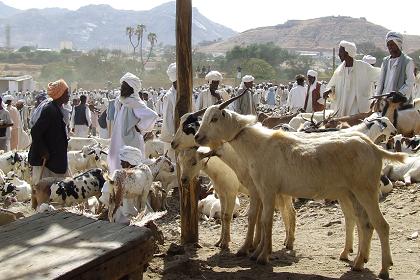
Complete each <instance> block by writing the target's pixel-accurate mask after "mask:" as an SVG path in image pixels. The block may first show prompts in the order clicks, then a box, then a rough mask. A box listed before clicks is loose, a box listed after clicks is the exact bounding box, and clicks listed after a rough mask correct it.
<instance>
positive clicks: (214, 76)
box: [206, 71, 223, 83]
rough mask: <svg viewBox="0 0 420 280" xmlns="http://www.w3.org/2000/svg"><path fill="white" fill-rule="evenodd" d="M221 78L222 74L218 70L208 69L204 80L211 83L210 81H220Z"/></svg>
mask: <svg viewBox="0 0 420 280" xmlns="http://www.w3.org/2000/svg"><path fill="white" fill-rule="evenodd" d="M222 79H223V77H222V74H220V72H219V71H210V72H209V73H207V75H206V81H208V82H209V83H211V82H212V81H221V80H222Z"/></svg>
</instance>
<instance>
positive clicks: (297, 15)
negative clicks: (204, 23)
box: [0, 0, 420, 35]
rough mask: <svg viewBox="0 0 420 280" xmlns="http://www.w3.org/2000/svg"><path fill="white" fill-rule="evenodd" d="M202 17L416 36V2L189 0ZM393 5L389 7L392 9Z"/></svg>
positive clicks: (153, 2) (137, 3) (127, 5)
mask: <svg viewBox="0 0 420 280" xmlns="http://www.w3.org/2000/svg"><path fill="white" fill-rule="evenodd" d="M0 1H3V2H4V3H5V4H7V5H9V6H12V7H15V8H19V9H29V8H47V7H62V8H68V9H72V10H76V9H78V8H79V7H81V6H85V5H88V4H109V5H111V6H112V7H114V8H117V9H126V10H149V9H151V8H153V7H155V6H158V5H160V4H162V3H165V2H169V1H168V0H65V1H64V0H60V1H58V0H0ZM192 3H193V6H194V7H197V8H198V9H199V10H200V12H201V13H202V14H204V15H205V16H206V17H208V18H210V19H211V20H213V21H215V22H217V23H221V24H223V25H226V26H228V27H230V28H232V29H234V30H236V31H244V30H247V29H250V28H254V27H260V26H268V25H276V24H280V23H284V22H285V21H286V20H289V19H309V18H316V17H323V16H331V15H334V16H338V15H341V16H351V17H365V18H366V19H367V20H368V21H370V22H373V23H376V24H379V25H382V26H384V27H386V28H388V29H394V30H397V31H400V32H406V33H407V34H413V35H420V1H419V0H398V1H396V2H394V3H393V4H391V2H389V1H383V0H353V1H349V2H347V1H337V0H318V1H317V0H311V1H309V0H300V1H291V0H257V1H251V0H246V1H245V0H192ZM392 5H393V6H392Z"/></svg>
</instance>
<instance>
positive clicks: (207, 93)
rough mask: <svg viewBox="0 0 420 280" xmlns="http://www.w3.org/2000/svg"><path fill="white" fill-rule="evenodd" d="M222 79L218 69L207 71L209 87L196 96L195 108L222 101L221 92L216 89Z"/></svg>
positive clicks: (199, 108) (198, 108)
mask: <svg viewBox="0 0 420 280" xmlns="http://www.w3.org/2000/svg"><path fill="white" fill-rule="evenodd" d="M222 79H223V77H222V74H221V73H220V72H219V71H214V70H213V71H210V72H209V73H207V75H206V81H207V82H208V83H209V88H207V89H205V90H203V91H202V92H201V93H200V95H199V96H198V100H197V110H201V109H203V108H207V107H209V106H211V105H214V104H217V103H221V102H222V101H223V99H222V92H220V91H219V90H218V88H219V84H220V81H221V80H222Z"/></svg>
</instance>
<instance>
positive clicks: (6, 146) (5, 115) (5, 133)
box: [0, 96, 13, 152]
mask: <svg viewBox="0 0 420 280" xmlns="http://www.w3.org/2000/svg"><path fill="white" fill-rule="evenodd" d="M4 107H5V105H4V104H3V98H2V97H1V96H0V150H3V151H4V152H8V151H10V129H11V127H12V126H13V122H12V120H11V118H10V113H9V111H7V110H6V109H5V108H4Z"/></svg>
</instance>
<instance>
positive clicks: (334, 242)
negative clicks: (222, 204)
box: [144, 184, 420, 280]
mask: <svg viewBox="0 0 420 280" xmlns="http://www.w3.org/2000/svg"><path fill="white" fill-rule="evenodd" d="M240 199H241V211H240V212H241V214H240V215H239V217H237V218H235V219H234V220H233V222H232V232H231V234H232V235H231V239H232V242H231V246H230V251H221V250H220V248H218V247H215V246H214V244H215V243H216V242H217V240H218V238H219V236H220V230H221V227H220V224H219V222H218V221H200V224H199V247H201V248H195V247H194V246H185V247H184V246H179V242H180V217H179V214H178V213H179V207H178V198H177V194H174V196H173V197H170V201H169V203H170V210H169V211H168V214H167V215H166V216H165V217H163V218H162V219H161V220H158V221H157V224H158V225H159V227H160V229H161V230H162V232H163V234H164V237H165V243H164V244H163V245H160V246H159V252H157V254H155V257H154V259H153V260H152V262H151V263H150V265H149V268H148V269H147V272H146V273H145V274H144V279H177V280H179V279H296V280H297V279H303V280H309V279H317V280H319V279H364V280H365V279H377V276H376V275H377V274H378V273H379V271H380V267H381V257H380V242H379V239H378V236H377V234H376V233H374V235H373V239H372V248H371V256H370V260H369V262H368V263H367V264H365V269H364V270H363V271H362V272H354V271H352V270H351V267H350V265H351V262H343V261H340V260H339V254H340V252H341V250H342V248H343V247H344V237H345V231H344V216H343V214H342V212H341V209H340V206H338V205H336V204H332V205H328V206H325V205H324V203H322V202H314V201H306V202H304V203H299V205H296V206H295V207H296V210H297V227H296V240H295V246H294V250H293V251H288V250H286V249H285V248H284V246H283V239H284V237H285V230H284V226H283V222H282V220H281V217H280V215H279V214H277V213H276V214H275V222H274V228H273V254H272V256H271V262H270V264H268V265H257V264H256V263H255V262H253V261H251V260H249V258H247V257H236V256H235V253H236V251H237V250H238V249H239V247H240V245H241V243H242V242H243V240H244V239H245V232H246V229H247V217H246V209H247V207H248V199H247V198H246V197H241V198H240ZM380 207H381V210H382V212H383V213H384V216H385V218H386V220H387V221H388V223H389V224H390V228H391V234H390V244H391V250H392V254H393V262H394V266H393V267H392V270H390V277H391V279H407V280H413V279H420V238H419V237H417V238H416V237H413V238H412V235H413V234H414V236H415V232H418V231H420V185H419V184H417V185H414V184H413V185H410V186H402V187H396V188H394V189H393V191H392V192H391V193H390V194H388V195H387V196H386V197H384V198H382V199H381V203H380ZM354 252H355V253H353V254H351V257H350V259H351V260H352V259H354V257H355V255H356V252H357V234H355V246H354Z"/></svg>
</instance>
